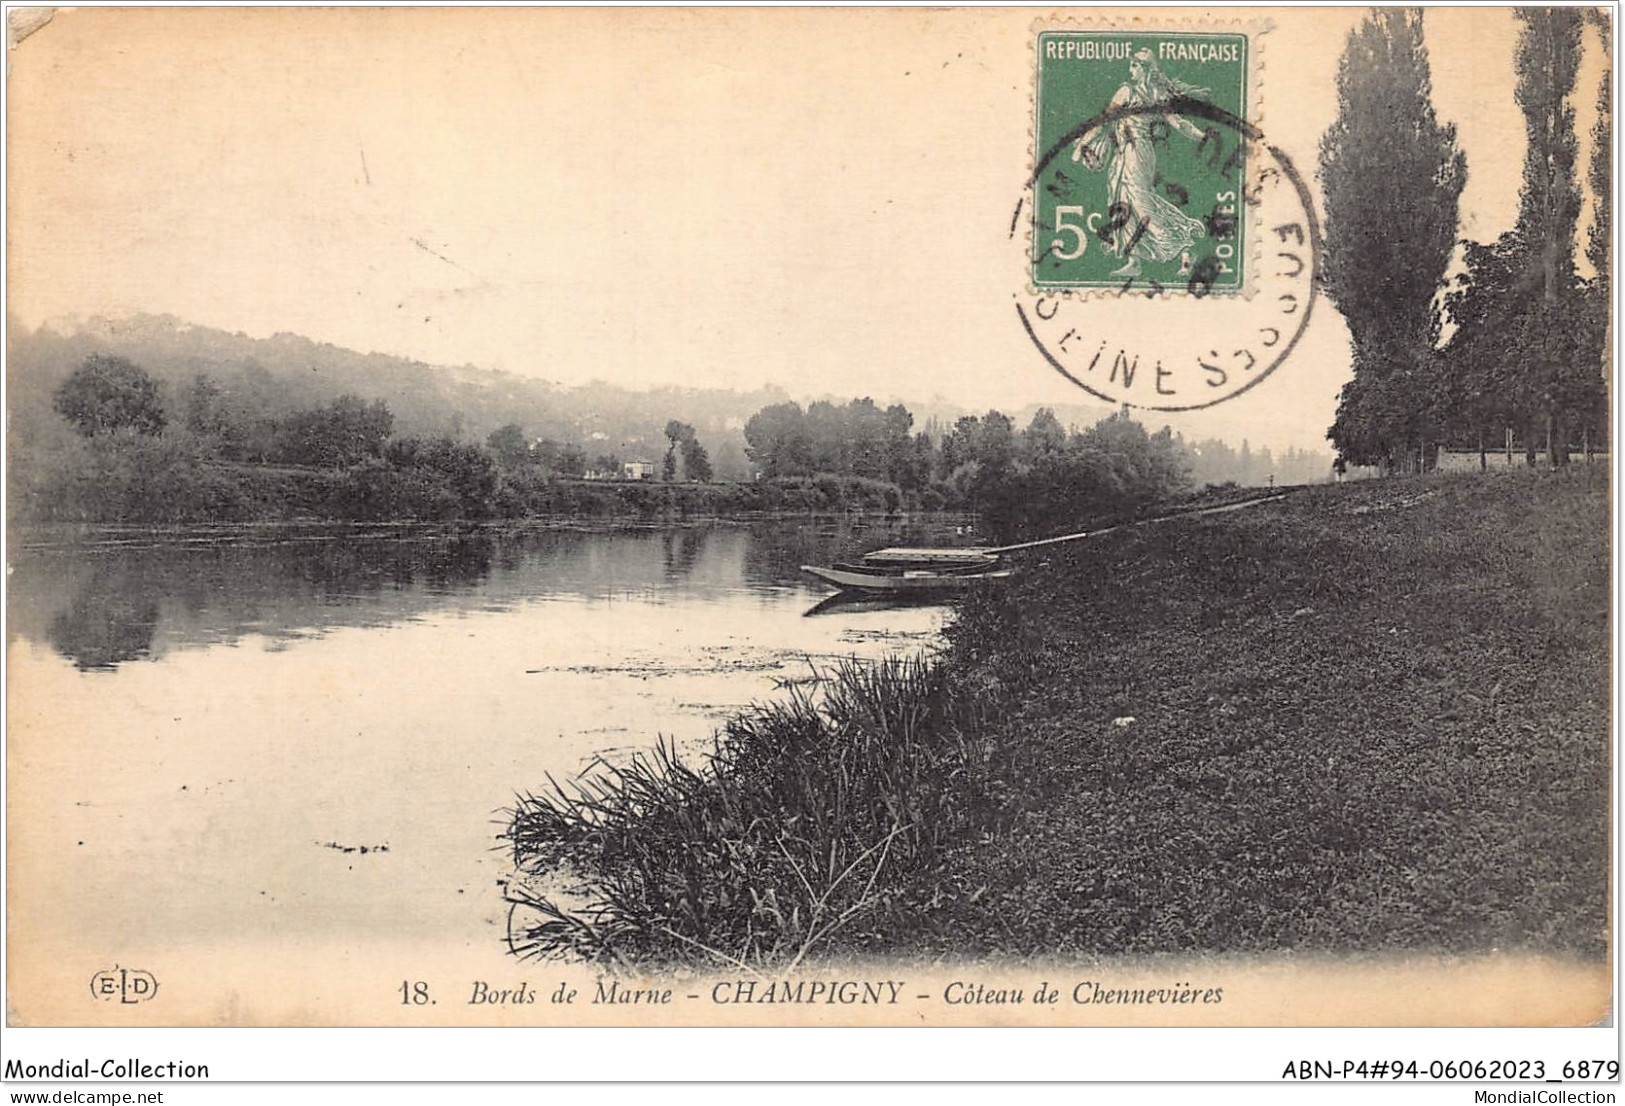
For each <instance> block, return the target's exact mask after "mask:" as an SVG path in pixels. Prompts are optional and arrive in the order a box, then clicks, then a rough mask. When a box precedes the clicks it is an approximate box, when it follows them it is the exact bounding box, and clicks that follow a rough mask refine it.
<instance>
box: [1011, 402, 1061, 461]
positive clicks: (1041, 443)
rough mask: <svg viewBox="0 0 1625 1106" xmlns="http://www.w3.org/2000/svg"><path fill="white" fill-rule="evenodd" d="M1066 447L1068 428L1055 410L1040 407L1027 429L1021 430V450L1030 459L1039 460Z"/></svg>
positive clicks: (1034, 413)
mask: <svg viewBox="0 0 1625 1106" xmlns="http://www.w3.org/2000/svg"><path fill="white" fill-rule="evenodd" d="M1065 448H1066V428H1065V427H1064V426H1062V425H1061V420H1060V419H1058V418H1056V417H1055V412H1054V411H1051V410H1050V409H1049V408H1048V407H1040V408H1039V409H1038V410H1037V411H1034V412H1033V417H1032V419H1031V421H1029V422H1028V423H1027V429H1025V430H1023V431H1022V432H1021V452H1022V454H1023V455H1024V456H1026V457H1027V458H1028V459H1030V460H1035V461H1036V460H1038V459H1040V458H1043V457H1046V456H1048V455H1050V454H1052V453H1057V452H1059V451H1060V450H1063V449H1065Z"/></svg>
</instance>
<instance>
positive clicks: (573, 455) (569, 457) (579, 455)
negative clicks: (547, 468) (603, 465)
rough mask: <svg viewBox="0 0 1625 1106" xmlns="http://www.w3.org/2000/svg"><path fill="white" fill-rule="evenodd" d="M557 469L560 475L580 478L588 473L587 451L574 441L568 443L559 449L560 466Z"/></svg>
mask: <svg viewBox="0 0 1625 1106" xmlns="http://www.w3.org/2000/svg"><path fill="white" fill-rule="evenodd" d="M555 471H557V472H558V474H559V475H560V476H568V477H570V478H572V479H576V480H579V479H580V478H581V477H583V476H585V475H586V474H587V451H586V450H584V449H582V448H581V447H580V446H578V445H576V444H575V443H574V442H570V443H567V444H566V445H565V446H564V448H563V449H561V450H559V461H558V467H557V469H556V470H555Z"/></svg>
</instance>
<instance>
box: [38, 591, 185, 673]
mask: <svg viewBox="0 0 1625 1106" xmlns="http://www.w3.org/2000/svg"><path fill="white" fill-rule="evenodd" d="M157 628H158V601H157V600H156V599H154V598H151V597H150V596H141V595H136V594H126V593H122V592H120V591H118V590H117V589H116V588H114V589H108V588H105V587H92V588H90V589H87V590H86V591H85V592H84V593H82V594H80V595H79V596H77V597H76V598H75V599H74V601H73V605H72V606H71V607H69V608H68V609H67V610H65V611H63V612H62V613H61V614H59V615H57V616H56V617H55V618H53V619H52V620H51V634H50V637H51V645H52V646H54V647H55V648H56V651H57V652H58V653H61V654H62V655H63V656H64V657H66V658H67V659H69V660H71V661H72V662H73V663H74V667H76V668H78V669H79V670H80V671H89V670H91V669H110V668H114V667H116V666H117V665H118V664H119V663H120V662H121V661H132V660H136V659H138V658H140V657H144V656H146V655H147V654H148V653H149V652H151V650H152V635H153V631H154V630H156V629H157Z"/></svg>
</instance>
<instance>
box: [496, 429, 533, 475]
mask: <svg viewBox="0 0 1625 1106" xmlns="http://www.w3.org/2000/svg"><path fill="white" fill-rule="evenodd" d="M485 448H486V449H488V450H490V451H491V456H492V457H494V458H496V462H497V464H499V465H501V466H502V467H503V468H505V469H510V470H513V469H521V468H524V467H526V466H527V465H529V464H530V463H531V455H530V443H529V442H528V441H526V440H525V431H524V429H523V428H521V427H520V425H519V424H518V423H516V422H510V423H508V424H506V425H504V426H499V427H498V428H497V429H495V430H493V431H491V433H490V434H489V435H488V436H487V437H486V439H485Z"/></svg>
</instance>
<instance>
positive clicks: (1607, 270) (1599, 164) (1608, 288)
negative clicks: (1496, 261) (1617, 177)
mask: <svg viewBox="0 0 1625 1106" xmlns="http://www.w3.org/2000/svg"><path fill="white" fill-rule="evenodd" d="M1590 16H1591V21H1592V25H1593V26H1595V27H1596V29H1597V34H1598V40H1599V44H1600V46H1601V48H1602V56H1603V59H1604V67H1603V72H1602V79H1601V80H1600V81H1599V82H1598V83H1597V121H1596V123H1595V124H1593V125H1592V128H1591V169H1590V173H1589V174H1588V176H1587V183H1589V184H1590V185H1591V198H1592V202H1593V204H1594V208H1593V212H1592V220H1591V230H1590V232H1589V233H1588V235H1587V237H1586V260H1587V261H1589V262H1591V268H1592V269H1593V270H1594V271H1595V273H1596V275H1595V276H1594V277H1593V278H1592V283H1591V289H1590V291H1591V295H1590V308H1591V310H1590V312H1589V319H1588V330H1587V335H1586V337H1587V340H1588V344H1587V349H1586V351H1585V352H1586V354H1587V360H1586V361H1585V362H1583V363H1582V368H1585V367H1589V368H1590V369H1591V370H1592V371H1593V373H1594V376H1593V381H1594V393H1595V394H1594V396H1593V397H1592V401H1591V403H1590V404H1589V405H1588V408H1587V409H1586V410H1585V411H1584V412H1583V417H1584V419H1585V422H1584V423H1583V424H1582V425H1583V426H1584V428H1585V429H1586V430H1588V431H1591V430H1606V428H1607V423H1608V395H1607V387H1608V384H1607V382H1608V378H1609V355H1610V352H1611V349H1612V346H1611V343H1610V341H1609V339H1610V324H1611V322H1612V319H1613V303H1614V297H1613V276H1614V273H1613V260H1614V259H1613V253H1612V250H1613V206H1612V205H1613V201H1614V187H1613V184H1614V121H1613V110H1614V69H1613V65H1612V59H1613V22H1612V20H1611V17H1610V16H1609V14H1608V13H1606V12H1602V11H1597V10H1593V11H1592V12H1591V13H1590ZM1592 440H1595V436H1593V439H1592Z"/></svg>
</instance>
